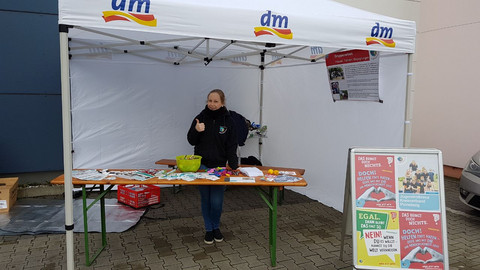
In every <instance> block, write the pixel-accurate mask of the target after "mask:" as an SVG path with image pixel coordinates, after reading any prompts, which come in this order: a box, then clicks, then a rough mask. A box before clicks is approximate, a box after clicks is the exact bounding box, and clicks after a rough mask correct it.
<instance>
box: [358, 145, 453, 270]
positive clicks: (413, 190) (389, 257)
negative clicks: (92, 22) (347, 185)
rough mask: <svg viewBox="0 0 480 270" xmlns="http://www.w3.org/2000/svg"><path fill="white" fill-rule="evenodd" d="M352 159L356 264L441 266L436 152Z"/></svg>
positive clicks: (443, 249)
mask: <svg viewBox="0 0 480 270" xmlns="http://www.w3.org/2000/svg"><path fill="white" fill-rule="evenodd" d="M352 163H353V164H354V169H353V170H352V171H351V175H350V181H352V183H353V185H352V186H353V189H352V199H353V203H352V207H353V209H354V212H353V216H352V218H353V222H354V224H353V225H354V227H353V231H354V232H355V233H354V235H355V237H354V249H355V251H354V253H355V254H354V263H355V265H356V266H358V268H362V269H384V268H389V269H392V268H403V269H421V270H441V269H444V268H445V264H448V256H446V257H444V254H448V251H447V245H446V232H445V231H444V230H445V229H446V224H445V220H444V217H443V214H442V213H444V212H442V211H444V210H442V208H444V207H445V206H444V202H442V199H441V191H442V190H441V187H443V176H442V175H441V171H440V169H441V168H440V167H439V166H440V164H441V163H440V162H439V156H438V155H437V154H432V153H431V152H430V153H428V154H425V153H420V152H417V153H414V154H412V153H403V152H401V151H398V152H394V153H368V152H367V153H363V152H359V153H355V155H354V156H353V157H352V159H350V164H352ZM442 203H443V204H442Z"/></svg>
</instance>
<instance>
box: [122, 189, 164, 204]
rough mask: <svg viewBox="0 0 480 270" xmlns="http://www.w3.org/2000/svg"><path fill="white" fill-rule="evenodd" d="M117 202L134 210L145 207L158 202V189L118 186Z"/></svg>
mask: <svg viewBox="0 0 480 270" xmlns="http://www.w3.org/2000/svg"><path fill="white" fill-rule="evenodd" d="M117 199H118V201H119V202H121V203H124V204H127V205H130V206H132V207H134V208H140V207H145V206H148V205H152V204H156V203H159V202H160V187H157V186H155V185H119V186H118V190H117Z"/></svg>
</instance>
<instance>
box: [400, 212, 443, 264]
mask: <svg viewBox="0 0 480 270" xmlns="http://www.w3.org/2000/svg"><path fill="white" fill-rule="evenodd" d="M399 219H400V248H401V256H402V268H409V269H429V270H430V269H444V265H443V261H444V257H443V244H442V220H441V215H440V214H439V213H430V212H412V211H400V216H399Z"/></svg>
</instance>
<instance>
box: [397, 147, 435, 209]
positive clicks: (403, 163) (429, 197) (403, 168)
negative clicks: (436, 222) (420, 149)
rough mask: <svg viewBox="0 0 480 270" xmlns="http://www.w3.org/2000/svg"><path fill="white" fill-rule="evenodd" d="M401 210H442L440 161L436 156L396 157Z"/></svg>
mask: <svg viewBox="0 0 480 270" xmlns="http://www.w3.org/2000/svg"><path fill="white" fill-rule="evenodd" d="M395 165H396V171H397V173H396V175H397V181H398V194H399V195H398V197H399V209H401V210H432V211H433V210H437V211H439V210H440V196H439V193H438V191H439V177H438V161H437V160H436V159H435V157H434V156H426V155H408V156H407V155H403V156H398V157H396V162H395Z"/></svg>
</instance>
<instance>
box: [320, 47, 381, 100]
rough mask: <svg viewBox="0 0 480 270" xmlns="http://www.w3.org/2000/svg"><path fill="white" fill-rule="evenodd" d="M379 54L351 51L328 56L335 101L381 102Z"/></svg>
mask: <svg viewBox="0 0 480 270" xmlns="http://www.w3.org/2000/svg"><path fill="white" fill-rule="evenodd" d="M379 59H380V57H379V52H377V51H365V50H351V51H345V52H337V53H331V54H328V55H327V56H326V58H325V62H326V65H327V69H328V82H329V83H330V90H331V91H332V97H333V101H337V100H366V101H380V98H379V94H378V70H379Z"/></svg>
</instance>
